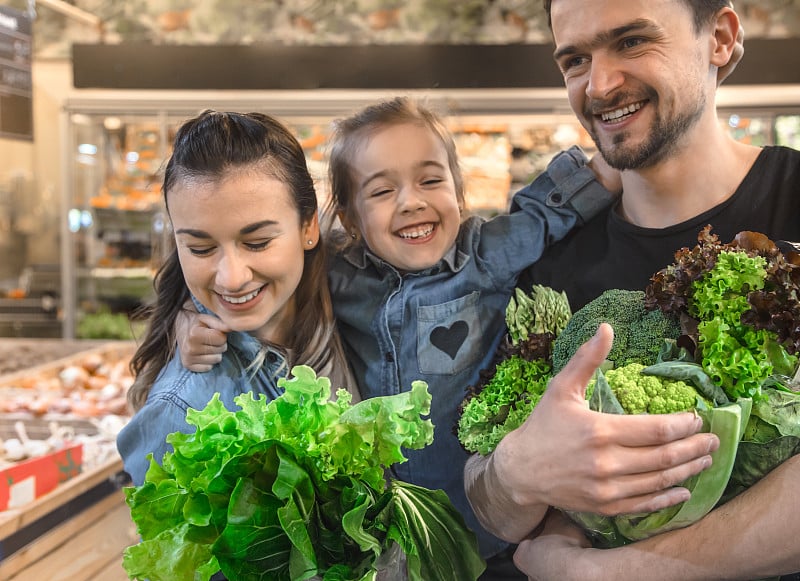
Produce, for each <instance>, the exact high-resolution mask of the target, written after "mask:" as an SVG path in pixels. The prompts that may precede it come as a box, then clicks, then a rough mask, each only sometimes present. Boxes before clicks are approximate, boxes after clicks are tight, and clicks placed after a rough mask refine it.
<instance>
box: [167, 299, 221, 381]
mask: <svg viewBox="0 0 800 581" xmlns="http://www.w3.org/2000/svg"><path fill="white" fill-rule="evenodd" d="M229 331H230V329H229V328H228V326H227V325H225V323H223V322H222V321H221V320H220V319H218V318H217V317H215V316H213V315H205V314H201V313H198V312H197V309H195V307H194V303H192V301H190V300H189V301H186V304H184V306H183V309H182V310H181V311H180V312H179V313H178V317H177V319H176V320H175V338H176V340H177V342H178V353H179V354H180V357H181V364H182V365H183V366H184V367H185V368H186V369H188V370H189V371H195V372H197V373H205V372H207V371H210V370H211V368H212V367H213V366H214V365H216V364H217V363H219V362H220V361H222V354H223V353H225V351H226V350H227V349H228V335H227V333H228V332H229Z"/></svg>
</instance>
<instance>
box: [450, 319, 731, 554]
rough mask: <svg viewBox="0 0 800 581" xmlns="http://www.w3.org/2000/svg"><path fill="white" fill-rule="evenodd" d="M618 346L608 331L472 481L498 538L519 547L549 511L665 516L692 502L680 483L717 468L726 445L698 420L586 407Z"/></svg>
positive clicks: (475, 498)
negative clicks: (597, 375) (591, 385)
mask: <svg viewBox="0 0 800 581" xmlns="http://www.w3.org/2000/svg"><path fill="white" fill-rule="evenodd" d="M612 340H613V331H612V329H611V327H610V325H608V324H605V323H604V324H602V325H601V326H600V328H599V329H598V331H597V333H596V334H595V336H594V338H592V339H591V340H590V341H588V342H587V343H585V344H584V345H583V346H582V347H581V348H580V349H579V350H578V352H577V353H576V354H575V356H574V357H573V358H572V359H571V360H570V362H569V364H568V365H567V366H566V367H565V368H564V369H563V370H562V371H561V372H560V373H559V374H558V375H557V376H556V377H554V378H553V379H552V381H551V382H550V385H549V386H548V388H547V391H545V393H544V395H543V396H542V399H541V400H540V401H539V403H538V404H537V405H536V407H535V408H534V410H533V412H532V413H531V415H530V416H529V417H528V419H527V420H526V421H525V423H523V424H522V426H520V427H519V428H517V429H516V430H514V431H512V432H511V433H509V434H508V435H507V436H506V437H505V438H503V440H501V442H500V444H499V445H498V446H497V449H496V450H495V451H494V453H493V454H492V455H491V456H490V457H489V458H490V461H488V462H486V463H485V465H484V466H483V471H484V474H480V473H479V474H477V475H476V474H470V473H469V471H468V473H467V474H466V477H465V478H466V482H467V493H468V495H469V497H470V501H471V502H472V504H473V507H475V509H476V514H477V515H478V517H479V518H480V519H481V521H482V522H483V523H484V525H486V527H487V528H488V529H489V530H491V531H493V532H495V534H497V535H499V536H501V537H502V538H504V539H506V540H509V541H519V540H520V539H521V538H522V537H524V536H527V534H528V533H529V532H530V531H531V530H533V529H534V528H535V527H536V526H537V525H538V524H539V522H540V520H541V518H542V516H543V514H544V508H545V507H547V506H556V507H560V508H564V509H568V510H575V511H588V512H595V513H599V514H603V515H617V514H622V513H630V512H650V511H654V510H659V509H661V508H664V507H667V506H671V505H673V504H677V503H679V502H683V501H685V500H687V499H688V498H689V491H688V490H687V489H685V488H682V487H677V486H676V485H677V484H679V483H680V482H682V481H684V480H685V479H686V478H688V477H689V476H692V475H694V474H697V473H699V472H701V471H702V470H704V469H705V468H707V467H708V466H710V464H711V456H710V454H711V452H713V451H714V450H716V449H717V447H718V446H719V440H718V439H717V437H716V436H715V435H714V434H708V433H697V432H698V431H699V430H700V429H701V427H702V421H701V420H700V419H699V418H697V417H695V415H694V414H691V413H681V414H668V415H615V414H603V413H598V412H594V411H591V410H590V409H589V408H588V406H587V403H586V399H585V391H586V385H587V384H588V382H589V380H590V378H591V377H592V374H593V373H594V371H595V369H597V367H598V366H599V365H600V364H601V363H602V362H603V360H604V359H605V357H606V355H607V354H608V351H609V349H610V348H611V343H612ZM476 465H477V463H476ZM473 467H474V466H470V465H468V468H469V469H470V470H472V468H473ZM476 472H478V471H477V470H476Z"/></svg>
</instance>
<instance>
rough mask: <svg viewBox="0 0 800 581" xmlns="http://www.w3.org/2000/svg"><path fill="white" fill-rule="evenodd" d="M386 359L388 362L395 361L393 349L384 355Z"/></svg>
mask: <svg viewBox="0 0 800 581" xmlns="http://www.w3.org/2000/svg"><path fill="white" fill-rule="evenodd" d="M384 359H386V363H394V355H393V354H392V352H391V351H387V352H386V356H385V357H384Z"/></svg>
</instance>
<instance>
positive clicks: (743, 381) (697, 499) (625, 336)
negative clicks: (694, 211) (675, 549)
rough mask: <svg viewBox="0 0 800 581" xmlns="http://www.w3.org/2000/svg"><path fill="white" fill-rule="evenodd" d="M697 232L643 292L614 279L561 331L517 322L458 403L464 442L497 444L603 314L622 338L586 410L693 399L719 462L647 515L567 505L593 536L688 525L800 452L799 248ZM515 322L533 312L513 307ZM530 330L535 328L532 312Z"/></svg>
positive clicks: (654, 406) (488, 447)
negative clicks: (684, 497)
mask: <svg viewBox="0 0 800 581" xmlns="http://www.w3.org/2000/svg"><path fill="white" fill-rule="evenodd" d="M699 241H700V244H699V245H698V247H697V248H695V249H692V250H689V249H682V250H680V251H679V252H678V253H677V254H676V264H675V265H671V266H670V267H668V268H667V269H664V270H662V271H660V272H659V273H657V274H656V275H654V277H653V279H652V284H651V285H650V286H649V287H648V288H647V290H646V292H642V291H630V290H622V289H611V290H608V291H606V292H604V293H602V294H601V295H600V296H599V297H597V298H596V299H595V300H593V301H591V302H590V303H588V304H587V305H585V306H584V307H583V308H581V309H580V310H578V311H577V312H576V313H574V314H573V315H572V316H571V317H570V318H569V319H568V322H567V323H566V325H563V326H562V328H561V329H560V330H553V329H549V330H548V329H545V330H544V332H542V333H538V332H537V333H534V334H531V335H529V336H528V337H527V338H526V337H525V334H524V332H519V330H516V331H513V332H512V328H511V325H510V324H509V339H508V340H507V341H506V342H505V343H503V344H502V345H501V347H500V349H499V350H498V353H497V354H496V357H495V365H494V368H493V369H492V370H486V371H484V372H483V373H482V374H481V382H480V383H479V385H478V386H476V387H474V388H471V390H470V393H469V395H468V397H467V398H466V399H465V401H464V403H463V404H462V414H461V417H460V420H459V423H458V426H457V434H458V436H459V439H460V441H461V442H462V445H463V446H464V447H465V448H466V449H467V450H469V451H472V452H478V453H481V454H484V455H485V454H488V453H490V452H491V451H493V450H494V448H495V447H496V446H497V444H498V443H499V442H500V441H501V439H502V438H503V437H504V436H505V434H507V433H508V432H509V431H511V430H513V429H515V428H516V427H518V426H519V425H521V424H522V422H524V421H525V419H526V418H527V416H528V415H529V414H530V412H531V411H532V410H533V408H534V407H535V405H536V404H537V403H538V401H539V400H540V399H541V397H542V394H543V393H544V391H545V389H546V386H547V382H548V381H549V379H550V378H551V377H552V375H553V374H554V373H557V372H558V371H559V370H560V369H562V368H563V367H564V366H565V365H566V363H567V362H568V361H569V359H570V358H571V357H572V356H573V355H574V354H575V352H576V351H577V350H578V348H579V347H580V346H581V345H582V344H583V343H584V342H586V341H587V340H589V339H590V338H591V337H592V336H593V335H594V333H595V332H596V330H597V327H598V325H599V324H600V323H602V322H607V323H609V324H611V326H612V327H613V328H614V342H613V345H612V347H611V350H610V352H609V354H608V359H607V361H606V362H605V364H604V365H603V366H602V367H601V370H598V373H597V374H596V379H595V380H593V382H592V383H590V385H589V386H588V389H587V394H586V397H587V400H588V404H589V408H590V409H592V410H594V411H598V412H603V413H617V414H633V413H651V414H652V413H672V412H678V411H688V410H694V411H695V412H696V413H697V414H698V415H700V417H702V418H703V422H704V430H705V431H711V432H714V433H715V434H717V435H718V436H719V438H720V447H719V449H718V450H717V451H716V452H715V453H714V454H713V463H712V467H711V468H709V469H707V470H705V471H704V472H702V473H701V474H699V475H697V476H695V477H692V478H691V479H689V480H687V481H686V482H684V483H682V486H685V487H686V488H688V489H689V490H690V491H691V493H692V497H691V499H690V500H689V501H687V502H685V503H682V504H680V505H676V506H673V507H669V508H666V509H663V510H661V511H656V512H652V513H645V514H632V515H619V516H616V517H606V516H601V515H596V514H590V513H574V512H568V514H569V515H570V516H571V517H572V518H573V520H575V522H577V523H578V524H580V525H581V526H582V527H583V529H584V531H585V532H586V533H587V535H588V536H589V537H590V538H591V539H592V541H593V543H594V544H595V546H598V547H613V546H619V545H620V544H625V543H627V542H630V541H632V540H639V539H643V538H646V537H648V536H652V535H654V534H658V533H661V532H665V531H669V530H672V529H674V528H678V527H682V526H687V525H689V524H691V523H692V522H695V521H696V520H697V519H699V518H701V517H702V516H703V515H705V514H706V513H707V512H708V511H710V510H711V509H712V508H713V507H714V506H716V505H717V504H718V503H721V502H725V501H727V500H728V499H729V498H731V497H733V496H735V495H736V494H738V493H739V492H741V491H742V490H744V489H746V488H747V487H749V486H751V485H752V484H753V483H755V482H756V481H757V480H758V479H760V478H761V477H763V476H764V475H765V474H767V473H768V472H769V471H770V470H772V469H773V468H775V467H776V466H778V465H779V464H780V463H781V462H783V461H785V460H786V459H787V458H789V457H791V456H793V455H795V454H797V453H799V452H800V393H798V392H797V391H798V385H797V378H792V377H791V376H792V374H794V373H795V372H796V370H797V355H796V354H797V352H798V350H800V324H799V323H798V321H800V303H798V289H800V256H796V255H793V254H792V253H791V252H788V253H786V254H784V253H782V252H781V251H779V250H778V249H777V247H776V246H775V244H774V243H772V242H771V241H770V240H768V239H767V238H766V237H763V236H762V235H756V234H755V233H746V234H742V235H740V236H738V237H737V240H736V241H735V242H734V243H731V244H729V245H721V244H719V241H718V240H717V239H716V238H715V237H713V236H711V235H710V231H709V229H708V228H706V229H704V230H703V231H702V232H701V233H700V236H699ZM533 301H534V302H535V296H534V297H533ZM528 302H531V301H527V302H526V301H520V300H519V298H517V299H516V300H515V301H514V304H513V305H510V306H513V308H514V309H516V310H518V309H519V305H523V304H524V305H527V304H528ZM534 318H535V317H534ZM507 320H509V321H517V320H522V321H528V317H526V315H525V314H524V313H522V314H521V313H519V312H515V313H513V317H510V318H509V317H508V316H507ZM525 327H531V328H534V327H533V326H531V325H530V324H529V323H528V322H526V324H525ZM540 330H541V329H539V328H537V331H540ZM523 331H524V329H523ZM512 342H516V343H515V347H514V348H513V349H510V348H509V346H508V345H509V344H510V343H512Z"/></svg>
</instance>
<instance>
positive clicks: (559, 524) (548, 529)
mask: <svg viewBox="0 0 800 581" xmlns="http://www.w3.org/2000/svg"><path fill="white" fill-rule="evenodd" d="M590 547H591V543H589V541H588V540H587V538H586V536H584V534H583V531H581V529H580V528H578V527H577V526H576V525H575V524H573V523H572V522H571V521H570V520H569V519H568V518H567V517H566V516H564V513H562V512H561V511H560V510H551V511H550V512H549V513H548V515H547V517H546V518H545V521H544V526H543V527H542V529H541V532H540V533H539V534H538V535H536V536H535V537H531V538H527V539H525V540H524V541H522V542H521V543H520V544H519V547H517V550H516V552H515V553H514V564H515V565H516V566H517V568H518V569H519V570H520V571H522V572H524V573H525V574H526V575H528V579H529V580H531V581H539V580H542V581H544V580H547V579H560V580H561V581H569V580H571V579H575V580H580V581H588V579H590V578H591V571H592V569H591V568H590V569H588V570H587V571H581V563H580V557H581V556H583V555H584V554H585V551H586V550H597V549H590ZM567 563H569V565H568V566H567V565H566V564H567Z"/></svg>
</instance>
